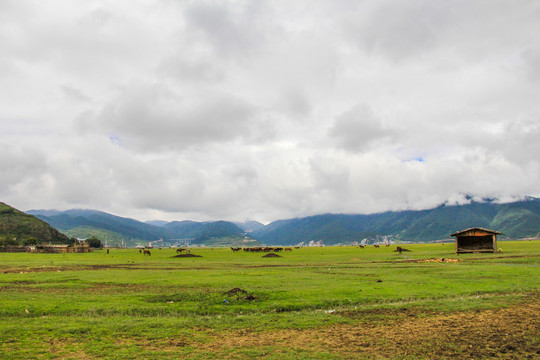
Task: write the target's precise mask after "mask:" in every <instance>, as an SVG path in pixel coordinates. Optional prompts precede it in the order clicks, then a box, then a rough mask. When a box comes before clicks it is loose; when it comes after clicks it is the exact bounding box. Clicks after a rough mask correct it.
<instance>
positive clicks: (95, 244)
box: [84, 236, 101, 248]
mask: <svg viewBox="0 0 540 360" xmlns="http://www.w3.org/2000/svg"><path fill="white" fill-rule="evenodd" d="M84 242H85V243H87V244H88V246H90V247H91V248H100V247H101V240H99V239H98V238H96V237H95V236H92V237H91V238H88V239H86V240H85V241H84Z"/></svg>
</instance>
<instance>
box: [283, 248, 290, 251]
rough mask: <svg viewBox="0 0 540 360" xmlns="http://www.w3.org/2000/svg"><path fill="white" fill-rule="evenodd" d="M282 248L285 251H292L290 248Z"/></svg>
mask: <svg viewBox="0 0 540 360" xmlns="http://www.w3.org/2000/svg"><path fill="white" fill-rule="evenodd" d="M284 250H285V251H292V249H291V248H285V249H284Z"/></svg>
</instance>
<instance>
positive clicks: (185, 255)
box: [173, 254, 202, 258]
mask: <svg viewBox="0 0 540 360" xmlns="http://www.w3.org/2000/svg"><path fill="white" fill-rule="evenodd" d="M173 257H175V258H176V257H202V256H201V255H195V254H178V255H175V256H173Z"/></svg>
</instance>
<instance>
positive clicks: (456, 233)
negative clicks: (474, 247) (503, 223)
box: [450, 227, 502, 236]
mask: <svg viewBox="0 0 540 360" xmlns="http://www.w3.org/2000/svg"><path fill="white" fill-rule="evenodd" d="M477 230H478V231H482V232H484V233H488V234H492V235H501V234H502V232H499V231H495V230H490V229H486V228H481V227H472V228H468V229H465V230H461V231H458V232H455V233H453V234H451V235H450V236H459V235H462V234H464V233H468V232H472V231H477Z"/></svg>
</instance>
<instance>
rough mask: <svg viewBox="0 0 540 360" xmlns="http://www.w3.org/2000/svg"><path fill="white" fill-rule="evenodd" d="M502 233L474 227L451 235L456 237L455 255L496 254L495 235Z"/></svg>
mask: <svg viewBox="0 0 540 360" xmlns="http://www.w3.org/2000/svg"><path fill="white" fill-rule="evenodd" d="M501 234H502V233H500V232H498V231H494V230H489V229H484V228H480V227H474V228H470V229H465V230H462V231H458V232H456V233H453V234H452V235H450V236H455V237H456V253H458V254H462V253H471V252H474V253H475V252H496V251H497V235H501Z"/></svg>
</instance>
